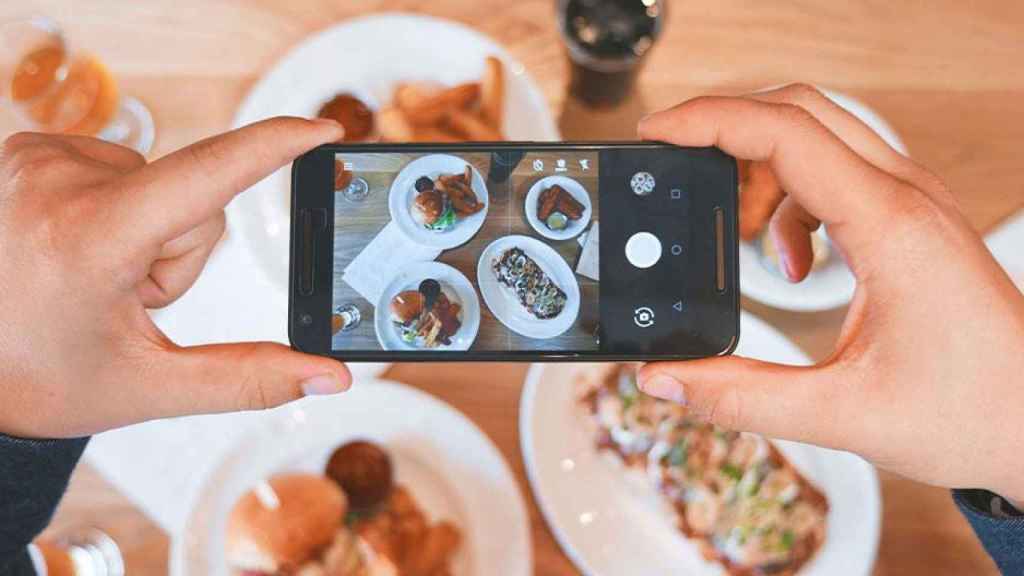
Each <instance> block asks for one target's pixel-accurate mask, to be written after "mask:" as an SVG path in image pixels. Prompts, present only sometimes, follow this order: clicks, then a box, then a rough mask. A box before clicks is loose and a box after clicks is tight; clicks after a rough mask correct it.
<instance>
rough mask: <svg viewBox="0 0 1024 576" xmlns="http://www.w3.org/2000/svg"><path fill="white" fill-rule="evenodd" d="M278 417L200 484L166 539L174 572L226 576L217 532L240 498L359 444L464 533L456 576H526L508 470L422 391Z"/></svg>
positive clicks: (522, 532)
mask: <svg viewBox="0 0 1024 576" xmlns="http://www.w3.org/2000/svg"><path fill="white" fill-rule="evenodd" d="M277 416H278V417H277V418H275V419H274V420H273V421H270V422H268V423H267V425H265V426H263V427H262V428H261V429H260V431H259V432H257V433H255V434H251V435H249V436H248V437H247V438H246V439H245V440H244V441H242V442H241V443H239V444H238V445H237V447H236V448H235V449H234V450H233V451H232V452H230V453H229V455H228V456H227V457H226V458H225V459H224V461H223V462H222V463H221V465H220V466H219V467H218V468H217V469H216V470H215V471H214V472H213V473H212V474H211V475H210V476H209V478H207V480H206V483H205V485H204V487H203V490H202V492H201V493H200V494H199V496H198V497H197V498H196V500H195V501H194V502H192V506H191V510H192V512H191V514H190V515H189V519H188V521H187V522H186V523H185V527H184V529H183V530H182V531H181V532H180V533H177V534H174V536H173V540H172V543H171V574H174V575H176V576H185V575H193V574H195V575H203V576H207V575H227V574H228V573H229V572H228V568H227V566H226V565H225V562H224V555H223V549H224V530H225V527H226V523H227V516H228V513H229V512H230V510H231V507H232V506H233V505H234V503H235V502H236V501H237V500H238V498H239V497H240V496H241V495H242V494H244V493H245V492H246V491H247V490H249V489H250V488H252V486H253V485H255V484H256V483H257V482H259V481H260V480H262V479H264V478H266V477H268V476H270V475H272V474H275V473H277V472H282V471H287V470H305V471H310V472H314V471H315V472H320V471H322V470H323V466H324V463H325V462H326V461H327V458H328V456H329V455H330V454H331V452H332V451H333V450H334V449H335V448H336V447H337V446H339V445H341V444H343V443H345V442H347V441H349V440H354V439H358V438H363V439H369V440H372V441H374V442H377V443H380V444H382V445H383V446H384V447H385V448H386V449H387V450H388V452H390V453H391V456H392V461H393V462H394V464H395V472H396V479H397V481H398V482H400V483H402V484H405V485H406V486H408V487H409V489H410V490H411V492H412V494H413V496H415V498H416V499H417V500H418V501H419V503H420V505H421V506H423V508H424V509H425V510H426V512H427V513H428V516H430V517H431V518H432V519H433V520H439V519H442V518H447V519H450V520H452V521H453V522H455V524H456V525H458V526H459V528H460V529H461V530H462V533H463V536H464V540H463V542H462V545H461V549H460V551H459V552H458V554H457V557H456V561H455V570H454V574H456V575H458V576H470V575H476V574H509V575H514V576H527V575H529V574H530V573H531V570H532V559H531V555H532V552H531V547H530V531H529V523H528V520H527V516H526V507H525V505H524V504H523V499H522V496H521V495H520V493H519V488H518V487H517V486H516V482H515V479H514V478H513V477H512V472H511V470H510V469H509V467H508V464H507V463H506V462H505V460H504V459H502V457H501V454H500V453H499V452H498V449H497V448H496V447H495V446H494V444H493V443H492V442H491V441H490V440H489V439H488V438H487V436H485V435H484V433H483V432H482V431H480V429H479V428H477V427H476V426H475V425H473V423H472V422H470V421H469V419H467V418H466V417H465V416H463V415H462V414H461V413H460V412H458V411H457V410H455V409H453V408H452V407H450V406H448V405H447V404H445V403H443V402H441V401H440V400H438V399H436V398H434V397H433V396H430V395H428V394H425V393H423V392H420V391H419V390H415V389H413V388H409V387H407V386H403V385H401V384H397V383H392V382H384V381H376V382H374V381H370V382H361V383H360V384H359V386H356V387H354V388H352V390H350V391H349V392H346V393H345V394H342V395H339V396H336V397H330V398H317V399H316V400H315V401H302V402H300V403H298V404H296V405H295V407H294V409H291V410H288V411H283V412H280V413H279V414H278V415H277ZM496 502H500V503H501V505H500V506H496V505H495V503H496Z"/></svg>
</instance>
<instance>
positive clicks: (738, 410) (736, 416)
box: [705, 386, 743, 430]
mask: <svg viewBox="0 0 1024 576" xmlns="http://www.w3.org/2000/svg"><path fill="white" fill-rule="evenodd" d="M742 405H743V399H742V397H741V396H740V394H739V390H738V389H737V388H736V387H734V386H727V387H725V388H724V389H722V390H720V391H719V392H718V393H716V394H714V395H713V396H712V397H711V398H710V399H709V402H708V405H707V409H706V410H705V415H706V418H707V420H708V421H709V422H711V423H713V424H716V425H718V426H721V427H722V428H725V429H727V430H740V429H741V425H742V423H743V413H742Z"/></svg>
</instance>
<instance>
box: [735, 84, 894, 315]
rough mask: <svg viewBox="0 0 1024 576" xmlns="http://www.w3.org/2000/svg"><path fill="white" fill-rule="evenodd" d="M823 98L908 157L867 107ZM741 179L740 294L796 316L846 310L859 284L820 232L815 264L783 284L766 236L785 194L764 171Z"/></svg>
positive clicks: (752, 168)
mask: <svg viewBox="0 0 1024 576" xmlns="http://www.w3.org/2000/svg"><path fill="white" fill-rule="evenodd" d="M822 93H824V94H825V95H826V96H828V97H829V98H830V99H831V100H832V101H833V102H835V103H836V104H838V105H839V106H842V107H843V108H844V109H846V110H847V111H848V112H850V113H851V114H853V115H854V116H856V117H857V118H859V119H860V120H861V121H863V122H864V123H865V124H867V125H868V126H869V127H870V128H871V129H872V130H874V131H875V132H877V133H878V135H879V136H881V137H882V139H883V140H885V142H886V143H887V144H889V146H891V147H892V148H893V149H895V150H896V151H897V152H899V153H900V154H904V155H906V154H907V147H906V145H904V143H903V140H902V139H901V138H900V137H899V135H898V134H897V133H896V131H895V130H894V129H893V127H892V125H890V124H889V123H888V122H887V121H886V120H885V119H884V118H882V117H881V116H880V115H879V114H878V113H877V112H875V111H874V110H873V109H871V108H870V107H869V106H868V105H866V104H864V103H863V102H861V101H859V100H857V99H856V98H853V97H852V96H847V95H846V94H842V93H839V92H835V91H832V90H824V89H823V90H822ZM740 173H741V174H740V176H741V178H740V216H739V220H740V239H741V241H740V245H739V259H740V268H741V269H742V270H743V274H741V275H740V292H742V293H743V295H744V296H747V297H749V298H752V299H754V300H757V301H758V302H762V303H764V304H767V305H769V306H774V307H775V308H780V309H783V310H795V311H800V312H814V311H819V310H829V309H832V308H838V307H840V306H845V305H846V304H848V303H849V302H850V299H851V298H853V293H854V290H855V289H856V288H857V282H856V279H855V278H854V277H853V273H852V272H850V269H849V267H848V266H847V265H846V261H845V260H843V257H842V255H841V254H840V253H839V251H838V250H837V249H836V247H835V246H833V245H832V243H831V242H830V240H829V238H828V234H827V232H826V230H825V227H824V226H823V227H822V228H821V229H820V230H819V231H818V233H817V234H816V235H812V237H811V240H812V249H813V252H814V263H813V266H812V268H811V272H810V274H808V275H807V278H806V279H804V280H803V281H802V282H799V283H796V284H794V283H792V282H790V281H789V280H788V279H787V278H786V275H785V273H784V272H783V271H782V270H781V269H780V268H779V260H778V254H777V250H776V248H775V246H774V242H773V241H772V239H771V235H770V234H769V232H768V222H769V220H770V219H771V216H772V214H773V213H774V212H775V209H776V208H777V207H778V205H779V203H781V202H782V199H783V197H784V196H785V192H784V191H783V190H782V188H781V187H780V186H779V184H778V182H777V181H776V180H775V177H774V175H773V174H772V172H771V169H770V168H768V167H767V165H764V164H756V163H755V164H750V163H741V170H740Z"/></svg>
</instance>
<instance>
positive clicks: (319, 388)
mask: <svg viewBox="0 0 1024 576" xmlns="http://www.w3.org/2000/svg"><path fill="white" fill-rule="evenodd" d="M343 390H344V389H343V388H342V387H341V382H339V381H338V379H337V378H336V377H335V376H334V375H333V374H321V375H319V376H313V377H312V378H308V379H306V380H303V381H302V393H303V394H304V395H306V396H323V395H324V394H337V393H339V392H342V391H343Z"/></svg>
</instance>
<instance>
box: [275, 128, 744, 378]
mask: <svg viewBox="0 0 1024 576" xmlns="http://www.w3.org/2000/svg"><path fill="white" fill-rule="evenodd" d="M664 147H671V148H678V147H677V146H675V145H672V144H666V143H662V142H651V141H647V142H637V141H621V142H620V141H602V142H593V141H585V142H477V143H450V144H449V143H443V144H432V143H431V144H425V143H394V144H392V143H386V144H385V143H344V144H341V143H339V144H326V145H323V146H319V147H317V148H314V149H313V150H311V151H309V152H307V153H306V154H303V155H302V156H300V157H299V158H297V159H296V160H295V161H294V162H293V164H292V178H291V187H292V189H291V209H290V211H291V214H290V220H291V225H290V228H291V229H290V234H289V240H290V245H289V262H288V338H289V341H290V343H291V346H292V348H294V349H296V350H300V351H303V352H308V353H312V354H320V355H325V356H330V357H333V358H337V359H339V360H343V361H345V362H381V361H400V362H459V361H480V362H509V361H511V362H605V361H608V362H629V361H654V360H690V359H695V358H706V357H710V356H716V355H717V356H725V355H729V354H732V352H733V351H734V350H735V349H736V346H737V344H738V343H739V336H740V298H739V241H738V234H739V223H738V212H739V210H738V186H739V181H738V171H737V169H736V165H735V161H734V162H733V170H732V177H733V178H732V180H733V181H732V185H731V189H732V190H733V196H732V198H729V199H725V200H728V201H729V202H728V204H729V206H722V208H723V211H725V212H726V219H725V222H726V224H727V227H726V228H727V229H726V230H725V237H726V250H725V254H726V256H727V259H728V261H727V262H726V266H725V269H726V271H727V280H726V289H725V291H724V292H722V294H721V298H722V301H728V302H725V306H723V308H722V315H723V321H728V326H731V327H732V333H731V337H730V338H729V340H728V343H727V345H726V346H725V347H724V348H723V349H722V350H720V351H717V352H716V353H714V354H686V353H681V354H613V353H609V352H603V351H600V350H597V351H574V352H568V351H561V350H551V351H538V350H511V351H476V350H467V351H425V352H419V351H389V350H372V351H370V350H367V351H348V350H342V351H335V350H332V349H331V339H332V335H331V332H330V310H331V302H332V298H333V295H332V294H331V292H332V291H333V261H334V255H333V249H330V250H326V251H323V250H321V251H320V253H319V254H318V255H317V256H316V257H315V260H314V263H315V266H314V268H315V269H318V270H319V271H320V272H319V274H316V277H315V280H314V284H315V286H316V287H317V289H315V290H314V295H313V296H299V295H298V294H297V289H298V288H297V286H298V277H297V274H296V270H295V266H296V262H297V257H298V250H300V249H301V248H302V247H301V246H300V242H299V238H298V236H299V232H300V230H299V229H298V226H297V218H296V216H297V214H298V213H299V211H300V210H302V209H309V208H312V209H317V210H320V209H326V210H327V214H328V217H327V221H326V226H325V228H326V231H325V234H326V237H327V238H328V239H329V241H330V242H331V243H332V245H333V235H334V218H333V214H334V190H333V165H334V155H335V154H336V153H344V152H350V153H358V152H397V153H408V152H421V153H430V152H448V153H455V154H457V153H459V152H478V151H480V150H481V149H486V150H495V149H498V150H500V149H517V150H518V149H526V150H528V151H533V150H541V151H543V150H569V149H571V150H584V151H600V150H605V149H610V148H633V149H660V148H664ZM722 154H724V153H722ZM321 155H324V156H323V159H322V160H320V161H321V162H323V161H325V160H329V162H330V165H331V167H332V168H331V170H328V171H324V170H315V169H313V170H309V169H306V170H304V169H302V166H303V165H304V164H306V165H311V164H316V163H317V157H318V156H321ZM320 168H323V167H322V166H320ZM300 180H301V182H300ZM299 190H316V191H318V192H317V194H309V193H308V192H306V193H305V195H303V196H301V197H300V194H299ZM320 190H329V191H330V194H328V195H325V196H326V200H328V202H324V201H323V200H325V198H320V200H321V202H318V203H311V202H309V199H310V198H315V197H316V196H319V191H320ZM723 204H725V202H723ZM708 229H709V230H710V231H711V232H712V233H713V228H712V227H708ZM325 252H326V255H324V253H325ZM325 264H326V265H325ZM324 285H326V286H327V290H326V292H325V290H323V289H322V288H323V286H324ZM325 293H326V297H325ZM297 299H299V300H305V301H312V302H313V305H314V306H315V307H316V308H317V309H320V305H322V303H323V302H326V306H323V308H322V309H324V310H326V311H327V314H326V315H325V316H326V317H325V318H322V317H318V316H317V315H312V322H311V323H310V324H308V325H302V323H301V321H300V320H299V318H300V316H301V314H302V311H301V310H298V309H297ZM318 304H320V305H318ZM307 314H308V312H307ZM729 316H731V318H729ZM313 331H316V332H320V333H322V334H319V335H316V334H313V335H311V334H310V333H311V332H313Z"/></svg>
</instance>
